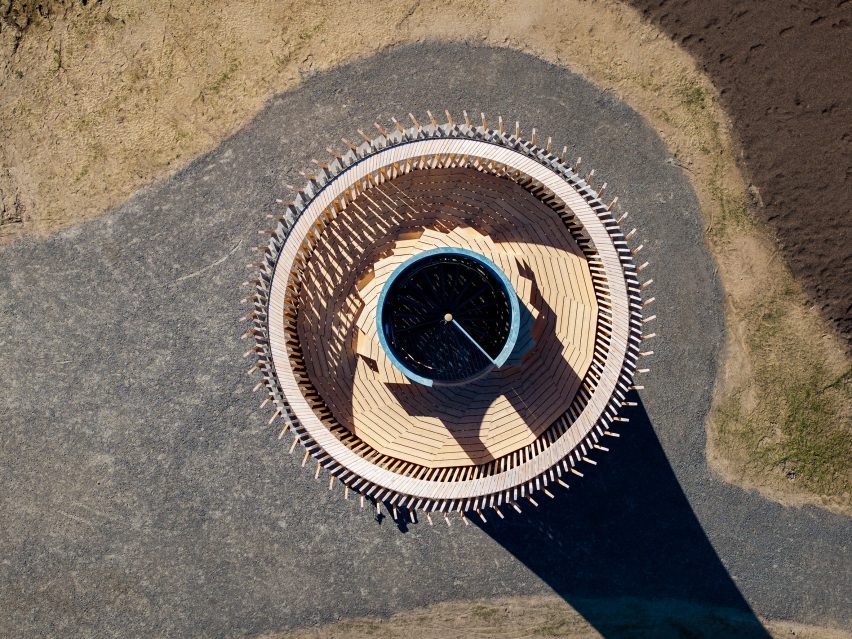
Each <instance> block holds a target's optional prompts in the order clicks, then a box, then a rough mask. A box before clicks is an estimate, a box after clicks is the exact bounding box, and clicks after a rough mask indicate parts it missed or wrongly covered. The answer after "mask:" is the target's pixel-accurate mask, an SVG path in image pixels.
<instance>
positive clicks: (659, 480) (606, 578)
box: [471, 403, 770, 639]
mask: <svg viewBox="0 0 852 639" xmlns="http://www.w3.org/2000/svg"><path fill="white" fill-rule="evenodd" d="M624 414H625V416H627V417H629V418H630V423H629V424H626V425H625V428H623V429H621V437H620V439H619V440H614V441H615V446H613V447H612V452H610V453H609V459H606V460H604V462H605V463H600V464H599V465H598V466H597V467H595V468H594V469H591V466H590V467H589V468H590V469H591V472H588V473H587V474H586V477H584V479H582V480H581V481H575V482H573V483H572V487H571V490H570V493H568V494H565V493H563V494H561V495H557V498H556V499H548V498H547V497H541V498H540V499H537V501H538V503H539V507H537V508H536V507H533V505H532V504H529V503H528V504H527V505H526V507H525V508H524V512H523V515H520V516H517V517H515V516H507V517H506V519H505V520H500V519H498V518H497V517H496V516H494V517H489V518H488V522H487V523H482V522H480V521H478V520H476V518H471V521H476V523H477V525H479V526H480V527H481V528H482V530H483V531H485V532H486V533H487V534H488V535H490V536H491V537H492V538H493V539H494V540H495V541H497V542H498V543H499V544H500V545H502V546H503V547H504V548H506V549H507V550H508V551H509V552H511V553H512V554H513V555H514V556H515V557H516V558H517V559H519V560H520V561H522V562H523V563H524V564H525V565H526V566H527V567H528V568H529V569H530V570H532V571H533V572H534V573H535V574H536V575H538V576H539V577H540V578H541V579H542V580H544V581H545V582H546V583H547V584H548V585H549V586H550V587H551V588H553V590H554V591H555V592H556V593H557V594H558V595H559V596H560V597H562V598H563V599H564V600H565V601H567V602H568V603H569V604H571V606H572V607H573V608H574V609H575V610H577V612H579V613H580V614H581V615H583V616H584V617H585V618H586V619H587V620H588V621H589V623H591V624H592V625H593V626H594V627H595V628H596V629H597V630H598V631H599V632H601V634H603V635H604V636H606V637H621V636H636V634H635V632H634V631H632V630H626V629H625V628H624V627H623V626H619V625H618V623H620V622H617V621H616V620H615V619H613V616H612V614H611V612H610V611H608V610H607V606H606V604H605V601H604V603H603V604H602V603H601V600H609V601H614V600H616V599H626V600H632V599H636V600H642V601H644V602H648V603H651V604H653V605H654V606H655V607H657V608H659V607H661V606H662V607H663V608H665V606H667V605H669V606H671V607H673V608H675V607H677V606H678V605H681V604H686V605H689V604H695V605H697V606H700V607H701V609H705V610H718V611H724V613H725V618H726V619H729V620H735V622H734V623H733V624H732V625H731V626H730V631H728V630H726V636H729V637H748V638H754V639H759V638H768V637H769V636H770V635H769V634H768V632H767V631H766V630H765V629H764V628H763V626H762V624H761V623H760V621H759V620H758V619H757V617H756V616H755V615H754V613H753V612H752V610H751V608H750V607H749V605H748V603H747V602H746V601H745V599H744V598H743V596H742V594H741V593H740V591H739V589H738V588H737V586H736V584H735V583H734V581H733V579H732V578H731V576H730V575H729V574H728V571H727V570H726V568H725V566H724V565H723V564H722V562H721V560H720V559H719V557H718V555H717V554H716V551H715V550H714V549H713V546H712V545H711V544H710V541H709V540H708V539H707V537H706V535H705V534H704V531H703V529H702V527H701V524H700V523H699V521H698V519H697V518H696V516H695V514H694V513H693V511H692V508H691V507H690V505H689V502H688V501H687V499H686V496H685V495H684V493H683V491H682V489H681V487H680V484H679V483H678V481H677V478H676V477H675V475H674V472H673V471H672V468H671V466H670V465H669V462H668V460H667V459H666V456H665V454H664V452H663V449H662V447H661V446H660V443H659V441H658V440H657V437H656V435H655V434H654V430H653V428H652V426H651V423H650V420H649V418H648V415H647V413H646V411H645V409H644V407H643V406H642V404H641V403H639V405H638V406H637V407H636V408H632V409H630V410H629V411H628V410H625V411H624ZM577 479H578V480H579V478H577ZM621 622H623V619H622V620H621ZM678 635H680V636H690V637H692V636H710V635H709V634H705V631H704V630H703V629H702V628H701V627H696V628H692V627H690V628H683V629H682V632H678V633H676V635H675V636H678ZM642 636H645V635H642ZM648 636H656V634H655V633H652V634H651V635H648Z"/></svg>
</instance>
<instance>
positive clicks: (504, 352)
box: [376, 247, 521, 386]
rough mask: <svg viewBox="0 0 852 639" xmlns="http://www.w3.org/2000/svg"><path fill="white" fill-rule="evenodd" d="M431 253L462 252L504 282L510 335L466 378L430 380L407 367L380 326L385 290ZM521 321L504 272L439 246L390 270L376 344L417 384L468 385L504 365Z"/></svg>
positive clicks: (479, 257) (480, 257)
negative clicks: (498, 348)
mask: <svg viewBox="0 0 852 639" xmlns="http://www.w3.org/2000/svg"><path fill="white" fill-rule="evenodd" d="M433 255H464V256H465V257H469V258H470V259H472V260H475V261H477V262H479V263H480V264H482V265H483V266H485V267H486V268H487V269H489V270H490V271H491V272H492V273H493V274H494V275H495V276H496V277H497V279H499V280H500V283H501V284H502V285H503V290H504V291H505V292H506V296H507V297H508V298H509V309H510V312H511V320H510V322H511V323H510V328H509V335H508V337H507V338H506V343H505V344H504V345H503V348H502V349H501V350H500V353H499V354H498V355H497V357H494V358H492V364H491V366H487V367H485V368H484V369H483V370H481V371H478V372H476V373H474V374H473V375H471V376H469V377H466V378H464V379H459V380H454V381H452V382H441V381H437V380H433V379H429V378H428V377H423V376H421V375H418V374H417V373H415V372H414V371H412V370H410V369H409V368H408V367H407V366H406V365H405V364H403V363H402V362H401V361H399V359H398V358H397V357H396V355H395V354H394V352H393V350H392V349H391V348H390V344H388V343H387V338H386V337H385V331H384V330H383V328H382V327H383V324H382V311H383V310H384V302H385V296H386V294H387V292H388V291H390V287H391V285H392V284H393V283H394V281H395V280H396V279H397V278H398V277H399V276H400V275H401V274H402V272H403V271H405V269H407V268H408V267H409V266H411V265H412V264H415V263H416V262H419V261H420V260H423V259H426V258H428V257H431V256H433ZM520 323H521V311H520V305H519V304H518V296H517V294H516V293H515V289H514V288H513V287H512V283H511V282H510V281H509V278H508V277H506V274H505V273H504V272H503V270H502V269H501V268H500V267H499V266H497V265H496V264H495V263H494V262H492V261H491V260H489V259H488V258H487V257H485V256H484V255H480V254H479V253H476V252H474V251H471V250H469V249H465V248H455V247H454V248H448V247H440V248H434V249H429V250H426V251H423V252H422V253H418V254H417V255H412V256H411V257H409V258H408V259H407V260H405V261H404V262H403V263H402V264H400V265H399V266H397V267H396V269H394V271H393V273H391V275H390V277H388V280H387V282H385V284H384V286H383V287H382V292H381V294H380V295H379V302H378V305H377V307H376V329H377V334H378V336H379V343H380V344H381V346H382V349H384V351H385V354H386V355H387V357H388V359H389V360H390V361H391V363H392V364H393V365H394V366H396V368H397V369H399V371H400V372H401V373H402V374H403V375H405V376H406V377H407V378H409V379H410V380H412V381H415V382H417V383H418V384H423V385H424V386H433V385H434V386H457V385H460V384H467V383H468V382H472V381H474V380H476V379H479V378H480V377H482V376H483V375H486V374H487V373H489V372H490V371H492V370H494V369H495V368H500V367H501V366H502V365H503V364H505V363H506V360H507V359H509V356H510V355H511V354H512V351H514V350H515V345H516V344H517V342H518V331H519V330H520Z"/></svg>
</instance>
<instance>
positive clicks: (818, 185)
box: [630, 0, 852, 346]
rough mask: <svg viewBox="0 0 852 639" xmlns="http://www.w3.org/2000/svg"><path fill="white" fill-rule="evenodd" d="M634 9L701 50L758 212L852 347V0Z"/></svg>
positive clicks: (636, 2) (683, 3) (650, 2)
mask: <svg viewBox="0 0 852 639" xmlns="http://www.w3.org/2000/svg"><path fill="white" fill-rule="evenodd" d="M630 4H632V5H633V6H635V7H636V8H638V9H640V10H641V11H642V14H643V15H644V16H645V17H647V18H649V19H650V20H652V21H653V22H654V23H655V24H657V25H659V26H660V27H661V28H662V29H663V30H664V31H665V32H666V33H667V34H668V35H669V36H670V37H671V38H672V39H673V40H674V41H675V42H677V43H679V44H681V45H682V46H683V47H685V48H686V49H687V50H688V51H689V52H690V53H692V54H693V55H694V56H695V57H696V58H697V59H698V61H699V62H700V64H701V67H702V69H703V70H704V72H705V73H707V74H708V75H709V76H710V79H711V80H712V81H713V83H714V84H715V85H716V87H717V89H718V90H719V94H720V96H721V101H722V104H723V105H724V107H725V110H726V111H727V112H728V114H729V115H730V116H731V120H732V123H733V129H734V133H735V135H736V138H737V141H738V142H739V147H740V149H741V152H742V166H743V167H744V169H745V171H746V174H747V176H748V177H749V179H750V181H751V184H752V187H751V188H750V192H751V195H752V198H753V204H754V206H753V210H754V211H755V212H756V213H757V215H758V217H759V218H760V219H761V220H763V221H765V222H767V223H768V225H769V228H770V229H772V231H773V232H774V234H775V235H776V237H777V239H778V242H779V245H780V247H781V249H782V252H783V255H784V259H785V260H786V262H787V263H788V264H789V265H790V267H791V269H792V271H793V274H794V275H795V276H796V277H797V278H799V280H800V281H802V282H803V283H804V284H805V289H806V290H807V292H808V294H809V295H810V296H811V298H812V299H814V300H815V301H816V303H817V304H818V306H819V307H820V310H821V311H822V312H823V313H824V314H825V315H826V317H828V318H829V319H830V320H831V321H832V322H833V323H834V324H835V325H836V326H837V327H838V329H839V330H840V332H841V334H842V335H843V336H844V337H845V339H846V340H847V346H848V345H850V344H852V306H850V300H852V205H851V204H850V202H852V73H850V72H849V64H850V56H849V52H850V51H852V2H849V0H828V1H825V0H823V1H819V2H813V1H810V0H808V1H805V0H794V1H790V2H741V1H739V0H721V1H715V2H709V3H708V2H706V1H703V0H674V1H673V2H665V3H663V2H659V0H630Z"/></svg>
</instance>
